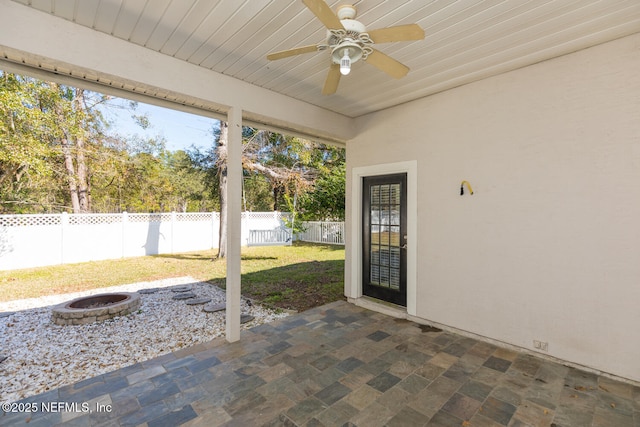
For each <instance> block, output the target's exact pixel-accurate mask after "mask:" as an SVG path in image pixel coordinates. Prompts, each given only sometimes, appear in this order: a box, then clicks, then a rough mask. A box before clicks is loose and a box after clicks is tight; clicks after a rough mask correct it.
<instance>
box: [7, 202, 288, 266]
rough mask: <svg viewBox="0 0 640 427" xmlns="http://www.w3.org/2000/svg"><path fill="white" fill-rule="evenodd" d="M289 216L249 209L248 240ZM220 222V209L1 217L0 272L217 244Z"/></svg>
mask: <svg viewBox="0 0 640 427" xmlns="http://www.w3.org/2000/svg"><path fill="white" fill-rule="evenodd" d="M288 215H289V214H286V213H281V212H245V213H243V214H242V239H243V243H244V244H246V242H247V240H248V238H249V230H253V229H259V230H266V229H273V228H278V227H282V226H283V225H284V219H285V218H287V217H288ZM219 222H220V214H219V213H218V212H200V213H175V212H172V213H162V214H149V213H144V214H130V213H126V212H125V213H121V214H67V213H63V214H43V215H0V270H14V269H18V268H29V267H39V266H44V265H54V264H68V263H74V262H84V261H95V260H103V259H115V258H122V257H135V256H143V255H155V254H169V253H178V252H189V251H197V250H204V249H211V248H217V247H218V232H219Z"/></svg>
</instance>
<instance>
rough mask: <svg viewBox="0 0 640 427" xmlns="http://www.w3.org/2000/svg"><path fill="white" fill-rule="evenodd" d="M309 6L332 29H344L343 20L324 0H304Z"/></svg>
mask: <svg viewBox="0 0 640 427" xmlns="http://www.w3.org/2000/svg"><path fill="white" fill-rule="evenodd" d="M302 3H304V5H305V6H307V8H309V10H310V11H311V12H313V14H314V15H316V17H317V18H318V19H319V20H320V21H321V22H322V23H323V24H324V26H325V27H327V28H328V29H330V30H341V29H344V27H343V26H342V22H340V19H338V17H337V16H336V14H335V13H333V11H332V10H331V8H330V7H329V6H328V5H327V4H326V3H325V2H324V1H323V0H302Z"/></svg>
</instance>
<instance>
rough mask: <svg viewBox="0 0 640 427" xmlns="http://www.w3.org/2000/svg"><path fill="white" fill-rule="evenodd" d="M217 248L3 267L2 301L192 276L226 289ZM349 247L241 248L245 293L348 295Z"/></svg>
mask: <svg viewBox="0 0 640 427" xmlns="http://www.w3.org/2000/svg"><path fill="white" fill-rule="evenodd" d="M216 253H217V251H200V252H187V253H180V254H171V255H155V256H146V257H136V258H123V259H117V260H107V261H94V262H85V263H79V264H66V265H56V266H50V267H39V268H30V269H23V270H12V271H0V301H11V300H15V299H23V298H34V297H39V296H45V295H55V294H64V293H69V292H78V291H84V290H89V289H99V288H106V287H110V286H117V285H124V284H127V283H134V282H145V281H151V280H159V279H165V278H170V277H180V276H191V277H193V278H195V279H197V280H200V281H206V282H209V283H213V284H216V285H218V286H220V287H222V288H224V282H225V275H226V262H225V261H224V260H216V261H212V259H213V257H214V256H215V254H216ZM344 255H345V253H344V247H343V246H332V245H317V244H309V243H296V244H294V245H293V246H266V247H250V248H246V247H245V248H242V294H243V295H244V296H245V297H248V298H251V299H254V300H257V301H260V302H263V303H267V304H269V305H272V306H275V307H279V308H287V309H293V310H298V311H302V310H306V309H308V308H311V307H315V306H317V305H321V304H324V303H327V302H331V301H336V300H338V299H341V298H343V294H344Z"/></svg>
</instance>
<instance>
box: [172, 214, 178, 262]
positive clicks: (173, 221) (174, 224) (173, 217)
mask: <svg viewBox="0 0 640 427" xmlns="http://www.w3.org/2000/svg"><path fill="white" fill-rule="evenodd" d="M176 221H177V219H176V212H175V211H171V246H170V249H171V253H174V252H173V241H174V236H175V234H174V228H175V226H176Z"/></svg>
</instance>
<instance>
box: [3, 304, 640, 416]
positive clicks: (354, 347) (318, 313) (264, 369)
mask: <svg viewBox="0 0 640 427" xmlns="http://www.w3.org/2000/svg"><path fill="white" fill-rule="evenodd" d="M52 402H54V403H55V402H64V403H62V404H58V406H53V408H54V409H56V411H50V412H43V411H42V410H40V411H38V412H37V413H35V414H32V415H31V416H29V415H28V414H25V413H16V414H4V415H0V425H2V426H12V425H28V426H47V427H49V426H52V425H61V426H88V425H91V426H137V425H143V426H149V427H159V426H171V427H175V426H179V425H183V426H222V425H224V426H243V427H244V426H343V425H346V426H359V427H374V426H411V427H413V426H457V427H460V426H467V427H488V426H496V427H497V426H513V427H516V426H517V427H520V426H545V427H549V426H554V427H570V426H571V427H573V426H578V427H584V426H612V427H624V426H631V427H640V387H637V386H634V385H630V384H626V383H622V382H618V381H614V380H612V379H610V378H607V377H605V376H598V375H595V374H592V373H588V372H584V371H580V370H578V369H574V368H570V367H566V366H563V365H561V364H558V363H554V362H551V361H548V360H544V359H541V358H537V357H534V356H531V355H528V354H524V353H518V352H514V351H511V350H505V349H503V348H499V347H496V346H495V345H492V344H488V343H486V342H481V341H477V340H474V339H471V338H466V337H463V336H459V335H456V334H452V333H448V332H439V331H437V330H435V331H434V330H433V328H429V327H425V326H420V325H418V324H416V323H413V322H409V321H406V320H399V319H393V318H391V317H388V316H385V315H383V314H379V313H375V312H372V311H368V310H366V309H363V308H359V307H356V306H354V305H351V304H348V303H346V302H342V301H340V302H335V303H331V304H328V305H325V306H322V307H318V308H315V309H313V310H309V311H306V312H303V313H300V314H297V315H293V316H290V317H288V318H286V319H282V320H278V321H276V322H273V323H270V324H265V325H261V326H258V327H255V328H253V329H251V330H249V331H245V332H243V333H242V338H241V340H240V342H237V343H233V344H229V343H227V342H226V341H225V340H224V339H217V340H214V341H211V342H209V343H206V344H200V345H196V346H193V347H189V348H186V349H184V350H180V351H178V352H174V353H170V354H167V355H164V356H162V357H158V358H156V359H152V360H149V361H147V362H144V363H138V364H135V365H132V366H129V367H126V368H123V369H120V370H117V371H114V372H111V373H108V374H104V375H100V376H97V377H95V378H89V379H87V380H85V381H81V382H79V383H76V384H73V385H70V386H66V387H62V388H59V389H56V390H52V391H50V392H47V393H44V394H40V395H37V396H34V397H32V398H28V399H25V400H23V401H22V402H20V403H23V404H28V403H29V404H34V405H35V406H36V407H38V409H41V408H43V406H42V405H43V404H44V405H50V407H49V409H51V405H54V403H52ZM73 403H76V404H77V405H76V406H75V407H74V406H73V405H72V404H73ZM65 405H67V406H66V407H65ZM61 409H70V411H64V410H61ZM87 409H88V410H89V411H90V412H87ZM99 409H100V411H99Z"/></svg>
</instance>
